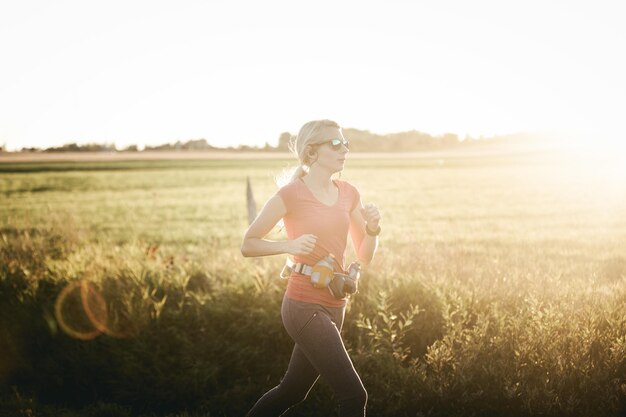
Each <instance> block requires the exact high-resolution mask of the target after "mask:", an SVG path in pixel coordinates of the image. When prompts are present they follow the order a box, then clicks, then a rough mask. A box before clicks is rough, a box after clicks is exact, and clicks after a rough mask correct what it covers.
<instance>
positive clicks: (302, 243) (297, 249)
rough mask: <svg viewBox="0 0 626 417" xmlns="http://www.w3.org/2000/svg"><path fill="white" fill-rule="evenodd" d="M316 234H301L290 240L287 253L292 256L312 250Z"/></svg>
mask: <svg viewBox="0 0 626 417" xmlns="http://www.w3.org/2000/svg"><path fill="white" fill-rule="evenodd" d="M316 241H317V236H315V235H302V236H300V237H298V238H296V239H294V240H292V241H291V247H290V249H289V253H290V254H291V255H294V256H304V255H308V254H309V253H311V252H313V248H314V247H315V242H316Z"/></svg>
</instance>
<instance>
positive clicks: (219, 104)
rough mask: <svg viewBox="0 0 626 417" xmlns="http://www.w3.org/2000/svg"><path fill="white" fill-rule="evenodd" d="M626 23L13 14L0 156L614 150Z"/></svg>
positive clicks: (8, 11)
mask: <svg viewBox="0 0 626 417" xmlns="http://www.w3.org/2000/svg"><path fill="white" fill-rule="evenodd" d="M622 7H623V6H621V5H620V2H619V1H612V2H609V1H603V0H600V1H598V0H594V1H591V0H581V1H571V0H570V1H560V0H553V1H544V0H525V1H502V0H500V1H484V0H475V1H448V0H437V1H434V0H433V1H408V0H407V1H396V0H391V1H377V2H373V1H367V0H359V1H356V0H351V1H327V0H321V1H320V0H317V1H315V2H300V1H295V0H285V1H280V0H264V1H258V0H256V1H245V2H244V1H219V0H218V1H216V0H212V1H208V0H204V1H184V0H183V1H155V0H150V1H131V0H123V1H119V0H107V1H100V2H92V1H85V0H72V1H63V0H58V1H48V0H45V1H44V0H40V1H35V0H26V1H12V2H9V1H5V2H2V3H0V59H1V60H2V62H1V63H0V144H4V145H5V146H6V147H7V148H8V149H10V150H14V149H18V148H21V147H30V146H36V147H48V146H55V145H61V144H64V143H69V142H78V143H87V142H98V143H105V142H107V143H115V144H117V145H118V146H120V147H123V146H127V145H129V144H139V145H146V144H161V143H166V142H174V141H176V140H182V141H186V140H189V139H198V138H205V139H207V140H208V141H209V143H210V144H212V145H216V146H230V145H234V146H236V145H239V144H248V145H263V144H264V143H265V142H269V143H270V144H273V145H274V144H275V143H276V142H277V139H278V136H279V135H280V133H281V132H283V131H289V132H292V133H297V131H298V129H299V128H300V126H301V125H302V124H303V123H304V122H306V121H309V120H311V119H317V118H330V119H334V120H336V121H337V122H339V123H340V124H341V125H342V126H344V127H354V128H359V129H368V130H370V131H373V132H376V133H389V132H398V131H404V130H410V129H416V130H420V131H423V132H428V133H431V134H439V133H443V132H453V133H457V134H459V136H461V137H464V135H465V134H470V135H473V136H478V135H485V136H489V135H492V134H499V133H511V132H517V131H528V130H563V129H569V130H571V129H575V130H581V129H588V130H592V131H593V132H594V138H599V137H601V138H604V139H606V138H608V137H609V136H610V137H611V138H616V137H617V135H623V127H622V126H621V125H618V120H619V119H618V116H621V117H623V115H624V114H626V112H625V111H624V110H625V109H624V108H625V107H626V106H624V100H625V99H626V77H625V76H624V74H626V62H625V60H624V59H625V55H624V45H625V44H626V42H625V41H626V25H624V22H623V13H621V10H622ZM596 133H598V134H597V135H596ZM600 133H601V134H600ZM621 139H622V138H619V140H621ZM615 140H617V139H615ZM616 143H617V142H616Z"/></svg>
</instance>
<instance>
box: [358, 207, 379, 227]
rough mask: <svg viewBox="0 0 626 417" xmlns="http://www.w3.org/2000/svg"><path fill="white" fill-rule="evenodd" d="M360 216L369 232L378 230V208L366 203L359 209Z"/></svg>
mask: <svg viewBox="0 0 626 417" xmlns="http://www.w3.org/2000/svg"><path fill="white" fill-rule="evenodd" d="M361 214H362V215H363V218H364V219H365V222H366V223H367V225H366V227H367V228H369V229H370V230H371V231H374V230H376V229H378V224H379V223H380V212H379V211H378V207H376V206H375V205H374V204H372V203H368V204H366V205H365V206H364V207H363V208H362V209H361Z"/></svg>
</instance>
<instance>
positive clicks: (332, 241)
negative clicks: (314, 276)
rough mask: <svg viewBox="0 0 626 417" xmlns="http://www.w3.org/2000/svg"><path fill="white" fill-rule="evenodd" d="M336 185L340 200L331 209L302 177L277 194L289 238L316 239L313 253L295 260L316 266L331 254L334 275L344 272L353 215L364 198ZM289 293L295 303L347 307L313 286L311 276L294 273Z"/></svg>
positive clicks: (342, 183)
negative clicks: (312, 237)
mask: <svg viewBox="0 0 626 417" xmlns="http://www.w3.org/2000/svg"><path fill="white" fill-rule="evenodd" d="M333 182H334V184H335V185H336V186H337V188H338V190H339V197H338V198H337V201H336V203H335V204H333V205H331V206H329V205H326V204H324V203H322V202H320V201H319V200H318V199H317V198H316V197H315V196H314V195H313V193H312V192H311V190H310V189H309V187H307V185H306V184H305V183H304V181H303V180H302V179H301V178H299V179H297V180H294V181H292V182H290V183H289V184H287V185H285V186H284V187H282V188H281V189H280V190H278V192H277V193H278V195H279V196H280V197H281V199H282V200H283V203H284V204H285V208H286V209H287V212H286V214H285V216H284V217H283V222H284V223H285V229H286V230H287V237H288V239H290V240H293V239H296V238H298V237H300V236H302V235H304V234H313V235H315V236H317V241H316V243H315V247H314V249H313V251H312V252H311V253H309V254H308V255H305V256H295V257H294V261H295V262H301V263H304V264H307V265H311V266H313V265H315V264H316V263H317V262H318V261H319V260H321V259H322V258H324V257H326V256H327V255H329V254H332V255H333V256H334V258H335V272H338V271H343V270H344V269H345V250H346V244H347V238H348V232H349V231H350V213H351V212H352V210H354V208H355V207H357V205H358V204H359V202H360V199H361V197H360V195H359V192H358V190H357V189H356V188H355V187H354V186H353V185H351V184H349V183H347V182H346V181H340V180H334V181H333ZM353 233H355V231H354V230H353ZM361 238H362V236H361ZM286 294H287V297H289V298H291V299H294V300H298V301H304V302H308V303H314V304H321V305H323V306H327V307H342V306H344V305H345V304H346V300H345V299H337V298H335V297H333V296H332V295H331V294H330V292H329V291H328V289H327V288H315V287H313V285H312V284H311V281H310V277H308V276H306V275H302V274H299V273H297V272H295V271H294V272H292V273H291V276H290V277H289V281H288V283H287V290H286Z"/></svg>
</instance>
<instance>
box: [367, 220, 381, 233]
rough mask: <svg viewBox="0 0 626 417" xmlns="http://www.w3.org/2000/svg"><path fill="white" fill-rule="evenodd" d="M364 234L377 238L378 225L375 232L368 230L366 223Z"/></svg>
mask: <svg viewBox="0 0 626 417" xmlns="http://www.w3.org/2000/svg"><path fill="white" fill-rule="evenodd" d="M365 233H367V234H368V235H370V236H378V235H379V234H380V225H379V226H378V227H377V228H376V230H370V228H369V227H367V223H366V224H365Z"/></svg>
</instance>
